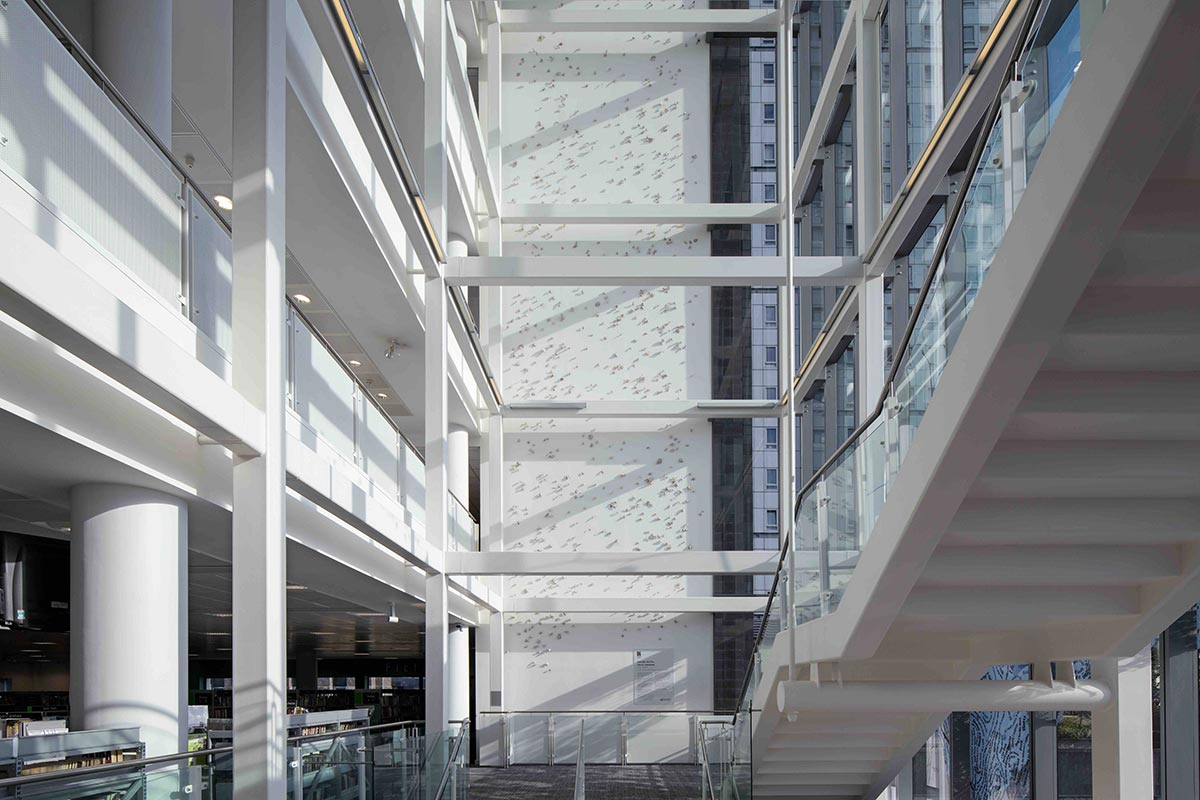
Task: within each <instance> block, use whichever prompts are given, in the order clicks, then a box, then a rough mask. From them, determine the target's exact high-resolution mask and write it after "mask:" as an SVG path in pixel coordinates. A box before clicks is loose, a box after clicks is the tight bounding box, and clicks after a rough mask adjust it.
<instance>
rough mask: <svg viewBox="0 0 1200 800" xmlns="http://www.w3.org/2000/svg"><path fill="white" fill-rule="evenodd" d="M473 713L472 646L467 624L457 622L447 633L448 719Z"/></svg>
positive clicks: (458, 718) (455, 718)
mask: <svg viewBox="0 0 1200 800" xmlns="http://www.w3.org/2000/svg"><path fill="white" fill-rule="evenodd" d="M470 714H471V648H470V632H469V631H468V630H467V626H466V625H463V624H461V623H455V624H453V625H451V626H450V630H449V631H448V633H447V635H446V719H447V720H454V721H458V720H462V719H466V718H467V717H468V716H470Z"/></svg>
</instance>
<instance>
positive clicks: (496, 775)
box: [470, 764, 700, 800]
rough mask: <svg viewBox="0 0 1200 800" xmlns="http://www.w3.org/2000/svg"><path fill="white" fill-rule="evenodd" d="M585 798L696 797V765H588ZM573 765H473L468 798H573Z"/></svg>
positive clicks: (680, 799) (665, 799) (678, 799)
mask: <svg viewBox="0 0 1200 800" xmlns="http://www.w3.org/2000/svg"><path fill="white" fill-rule="evenodd" d="M585 769H586V774H585V776H584V778H585V782H586V795H587V800H633V798H637V800H696V798H698V797H699V796H700V776H699V773H698V772H697V770H698V769H699V768H698V767H696V766H694V765H689V764H638V765H631V766H628V767H618V766H605V765H599V764H597V765H594V766H589V767H586V768H585ZM574 796H575V767H571V766H562V767H544V766H516V767H509V768H508V769H496V768H486V767H480V768H476V769H472V770H471V795H470V797H471V800H572V798H573V797H574Z"/></svg>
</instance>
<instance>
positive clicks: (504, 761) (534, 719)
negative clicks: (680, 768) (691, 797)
mask: <svg viewBox="0 0 1200 800" xmlns="http://www.w3.org/2000/svg"><path fill="white" fill-rule="evenodd" d="M716 718H719V715H716V714H714V713H712V712H707V711H506V712H482V713H480V714H479V715H478V721H479V722H478V724H479V732H480V733H479V735H480V741H481V742H482V741H483V740H484V737H485V733H484V732H485V730H487V731H488V733H487V736H486V738H487V739H488V740H490V741H495V742H497V743H498V746H499V761H500V763H499V765H500V766H510V765H514V764H545V765H556V764H558V765H575V764H577V763H578V759H579V748H580V744H581V742H582V746H583V748H584V752H585V753H586V754H587V756H586V758H587V762H588V763H589V764H693V765H695V764H698V763H699V757H700V756H699V749H698V739H699V731H700V725H701V723H702V722H706V721H708V720H712V719H716ZM725 719H728V717H725ZM581 723H582V725H583V728H582V729H583V738H582V740H581V739H580V725H581ZM481 753H482V751H481ZM481 758H482V755H481Z"/></svg>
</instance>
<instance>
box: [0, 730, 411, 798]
mask: <svg viewBox="0 0 1200 800" xmlns="http://www.w3.org/2000/svg"><path fill="white" fill-rule="evenodd" d="M424 724H425V723H424V722H423V721H422V720H408V721H405V722H389V723H386V724H383V725H364V726H363V727H361V728H349V729H346V730H341V731H327V732H325V733H314V734H308V735H306V736H291V737H288V739H287V743H288V744H289V745H295V744H303V743H306V742H311V741H315V740H319V739H336V738H338V737H339V736H344V735H346V734H364V733H382V732H383V731H387V730H400V729H402V728H407V727H417V726H419V725H424ZM232 753H233V746H232V745H230V746H229V747H210V748H207V749H204V750H192V751H189V752H183V753H169V754H167V755H161V756H150V757H148V758H135V759H131V760H129V761H118V762H115V763H112V764H98V765H96V766H92V767H80V768H78V769H68V770H59V771H58V772H39V773H37V774H34V775H18V776H17V777H15V778H0V789H7V788H9V787H12V786H26V785H29V784H33V783H46V782H48V781H58V780H67V779H71V780H74V779H77V778H86V777H91V776H92V775H107V774H109V773H119V772H123V771H126V770H134V769H142V768H145V767H147V766H154V765H156V764H170V763H173V762H176V761H183V760H188V759H193V758H205V759H209V760H211V759H212V757H213V756H220V755H231V754H232Z"/></svg>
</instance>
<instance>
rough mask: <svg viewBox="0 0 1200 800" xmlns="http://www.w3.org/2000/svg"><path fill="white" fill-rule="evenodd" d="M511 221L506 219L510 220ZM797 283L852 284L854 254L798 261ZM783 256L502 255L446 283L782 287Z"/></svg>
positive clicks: (456, 267)
mask: <svg viewBox="0 0 1200 800" xmlns="http://www.w3.org/2000/svg"><path fill="white" fill-rule="evenodd" d="M506 221H507V220H506ZM795 268H796V277H795V284H796V285H802V286H838V285H846V284H850V283H854V282H855V281H857V280H858V278H859V276H860V275H861V273H862V262H861V260H860V259H858V258H857V257H854V256H805V257H802V258H797V259H796V260H795ZM785 278H786V266H785V264H784V259H783V258H782V257H781V256H501V257H486V256H484V257H477V256H468V257H464V258H453V257H452V258H450V259H449V261H448V263H447V265H446V281H447V282H448V283H450V284H451V285H456V286H779V285H782V284H783V282H784V280H785Z"/></svg>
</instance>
